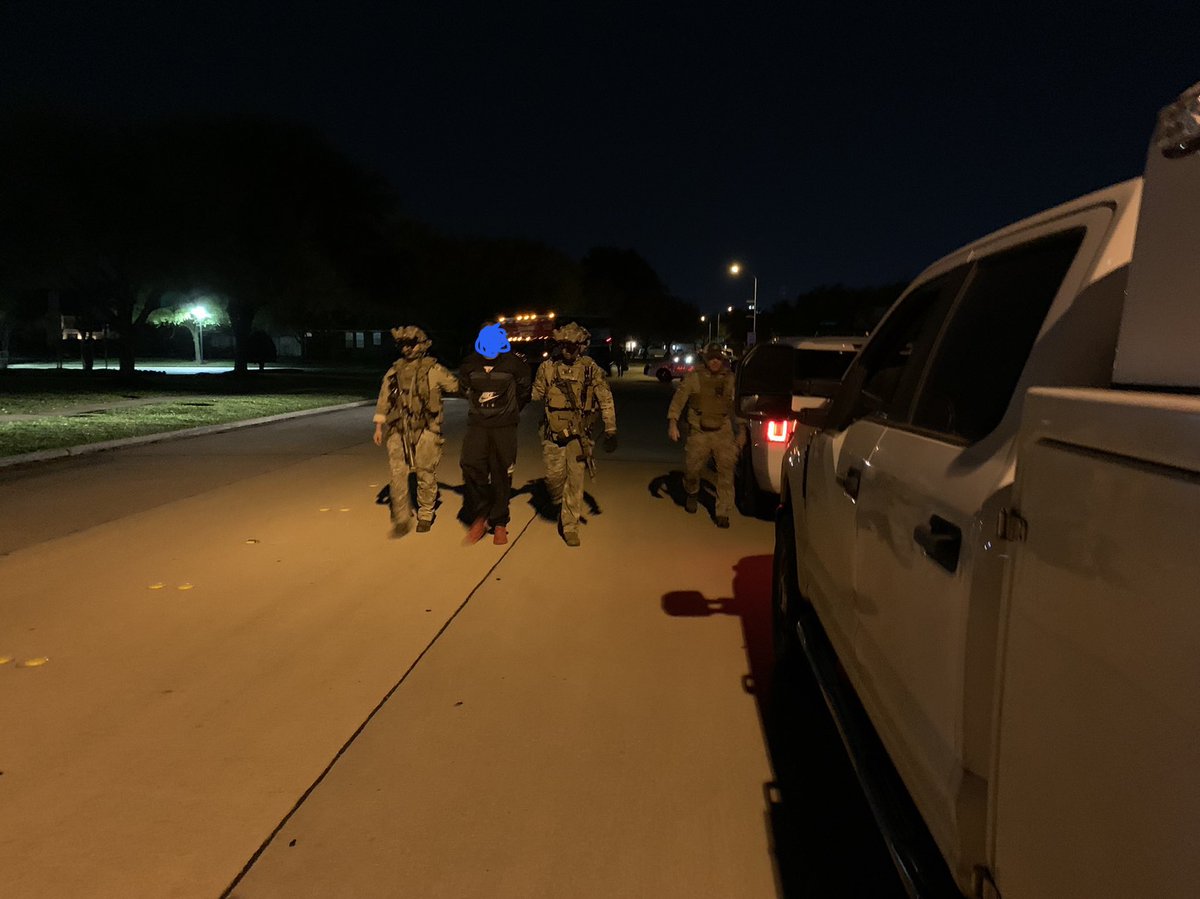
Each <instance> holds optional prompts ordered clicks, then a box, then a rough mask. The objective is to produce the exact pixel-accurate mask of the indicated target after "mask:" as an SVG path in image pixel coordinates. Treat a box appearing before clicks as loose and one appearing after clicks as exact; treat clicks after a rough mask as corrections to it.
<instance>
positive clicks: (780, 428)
mask: <svg viewBox="0 0 1200 899" xmlns="http://www.w3.org/2000/svg"><path fill="white" fill-rule="evenodd" d="M795 427H796V422H794V421H793V420H792V419H790V418H782V419H771V420H769V421H765V422H763V435H764V436H765V437H766V438H767V442H768V443H787V441H788V438H789V437H791V436H792V431H793V430H794V429H795Z"/></svg>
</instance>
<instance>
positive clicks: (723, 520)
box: [717, 515, 729, 528]
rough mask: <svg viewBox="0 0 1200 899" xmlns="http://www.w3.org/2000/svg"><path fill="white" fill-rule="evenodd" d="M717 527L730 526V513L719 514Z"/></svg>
mask: <svg viewBox="0 0 1200 899" xmlns="http://www.w3.org/2000/svg"><path fill="white" fill-rule="evenodd" d="M717 527H719V528H727V527H729V516H728V515H718V516H717Z"/></svg>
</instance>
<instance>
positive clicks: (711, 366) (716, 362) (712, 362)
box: [704, 356, 725, 375]
mask: <svg viewBox="0 0 1200 899" xmlns="http://www.w3.org/2000/svg"><path fill="white" fill-rule="evenodd" d="M704 364H705V366H707V367H708V370H709V371H711V372H712V373H713V374H714V375H715V374H716V373H717V372H719V371H720V370H721V369H723V368H724V367H725V360H724V359H722V358H721V357H720V356H717V357H716V358H715V359H705V360H704Z"/></svg>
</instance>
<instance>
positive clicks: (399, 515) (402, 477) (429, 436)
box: [387, 430, 445, 527]
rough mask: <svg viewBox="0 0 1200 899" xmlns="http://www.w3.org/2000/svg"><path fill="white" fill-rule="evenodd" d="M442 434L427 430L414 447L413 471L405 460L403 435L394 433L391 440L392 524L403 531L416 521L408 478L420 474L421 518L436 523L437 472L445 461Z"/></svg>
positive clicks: (418, 506) (388, 448)
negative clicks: (443, 460) (401, 438)
mask: <svg viewBox="0 0 1200 899" xmlns="http://www.w3.org/2000/svg"><path fill="white" fill-rule="evenodd" d="M444 441H445V438H444V437H442V435H441V434H435V433H433V431H429V430H425V431H422V432H421V436H420V437H418V438H417V443H416V446H414V447H413V462H414V463H415V464H414V465H413V466H412V467H411V468H410V467H409V465H408V463H407V462H406V461H405V460H404V446H403V444H402V443H401V441H400V435H399V434H397V433H396V432H395V431H392V432H391V433H390V434H389V435H388V439H387V451H388V465H389V467H390V468H391V470H392V524H395V525H400V526H401V527H403V526H405V525H407V524H408V522H409V520H410V519H411V518H412V500H411V499H410V498H409V495H408V475H409V472H410V471H415V472H416V473H417V518H418V519H421V520H423V521H433V504H434V502H435V501H436V500H437V469H438V463H439V462H441V461H442V443H443V442H444Z"/></svg>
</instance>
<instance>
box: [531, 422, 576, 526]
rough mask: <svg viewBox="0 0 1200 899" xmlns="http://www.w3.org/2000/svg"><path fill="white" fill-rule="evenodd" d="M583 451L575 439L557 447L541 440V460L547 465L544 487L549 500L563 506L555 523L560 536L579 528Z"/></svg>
mask: <svg viewBox="0 0 1200 899" xmlns="http://www.w3.org/2000/svg"><path fill="white" fill-rule="evenodd" d="M582 454H583V448H582V447H581V446H580V445H579V441H578V440H572V441H571V442H569V443H568V444H567V445H566V446H559V445H558V444H557V443H555V442H553V441H552V440H546V439H545V438H543V439H542V461H543V462H544V463H545V464H546V486H547V487H548V488H549V489H550V498H551V499H552V500H553V501H554V502H555V503H556V504H557V503H562V511H561V512H560V513H559V516H558V521H559V524H561V525H562V529H563V533H566V532H567V531H574V530H576V529H577V528H578V527H579V516H580V514H581V513H582V512H583V473H584V471H585V468H586V467H585V466H584V464H583V460H582V459H580V458H579V457H580V456H581V455H582Z"/></svg>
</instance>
